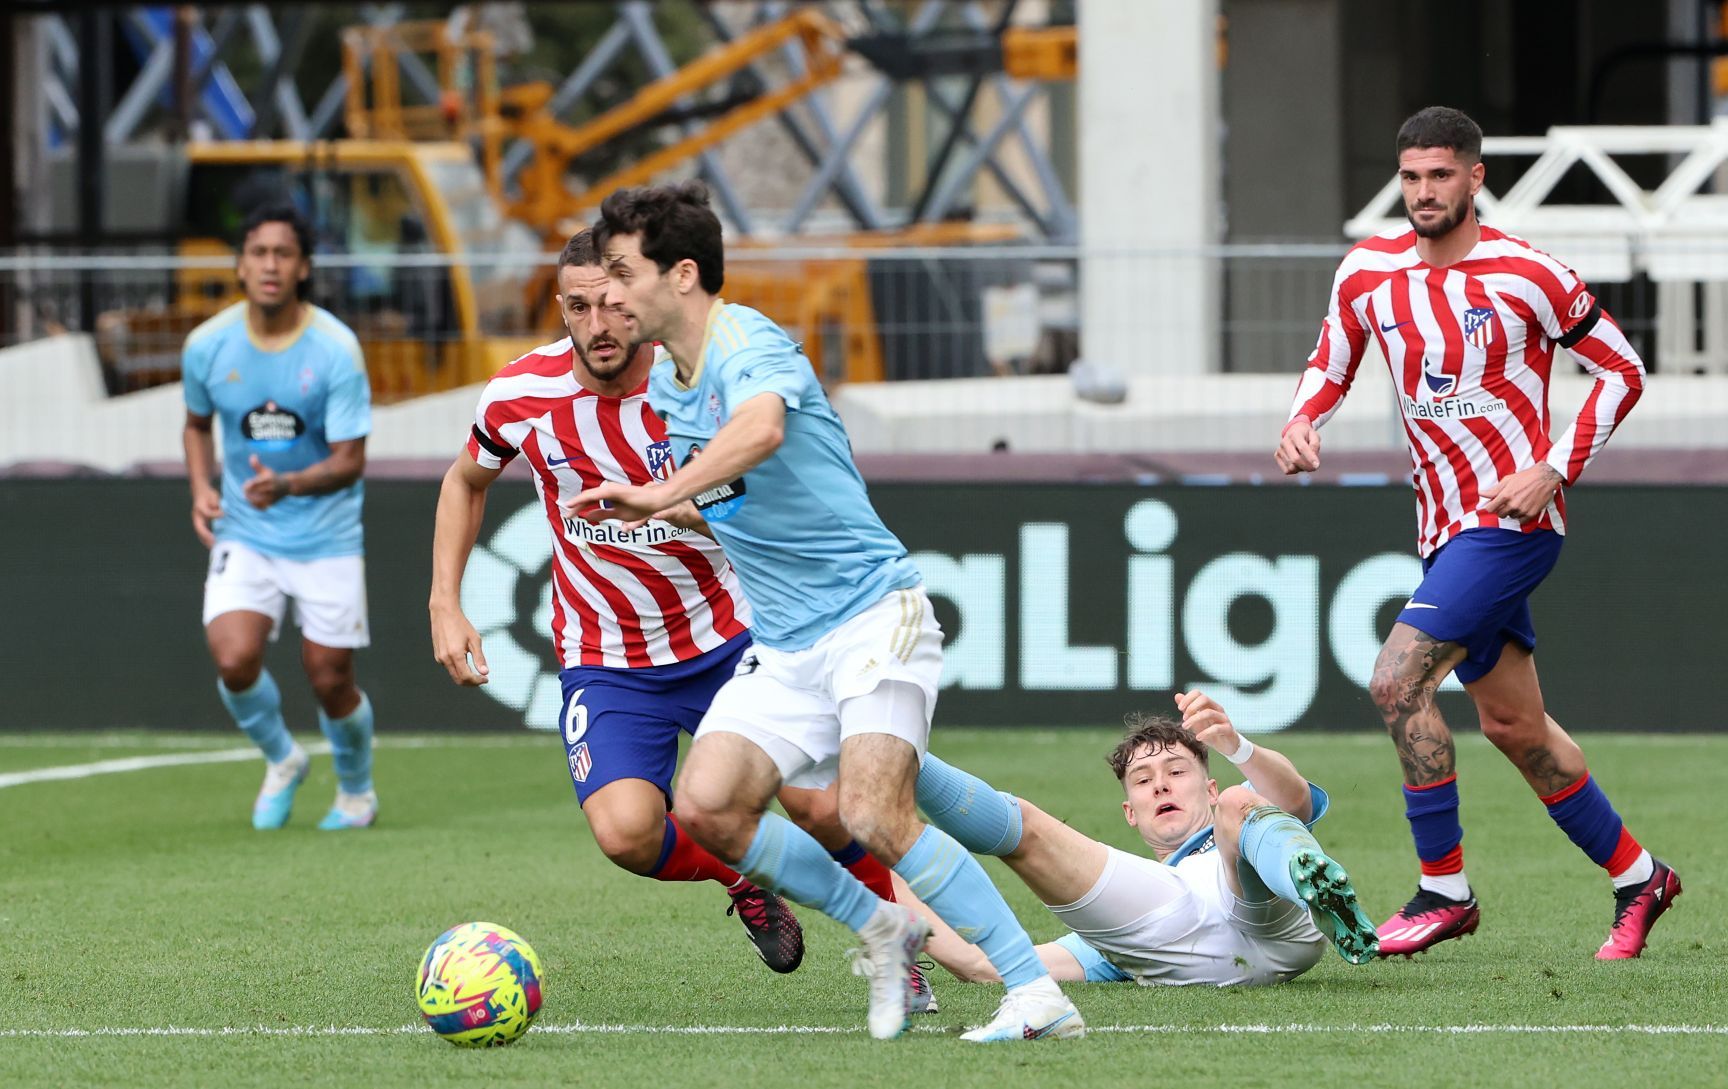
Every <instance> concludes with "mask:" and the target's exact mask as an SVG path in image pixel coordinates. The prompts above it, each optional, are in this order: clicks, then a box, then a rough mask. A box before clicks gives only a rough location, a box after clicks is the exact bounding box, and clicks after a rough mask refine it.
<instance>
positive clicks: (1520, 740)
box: [1476, 700, 1546, 750]
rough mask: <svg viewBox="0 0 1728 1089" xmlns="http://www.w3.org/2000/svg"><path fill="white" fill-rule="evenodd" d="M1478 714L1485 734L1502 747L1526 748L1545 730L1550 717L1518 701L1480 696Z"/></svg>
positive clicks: (1492, 742) (1496, 745)
mask: <svg viewBox="0 0 1728 1089" xmlns="http://www.w3.org/2000/svg"><path fill="white" fill-rule="evenodd" d="M1476 716H1477V718H1478V720H1480V722H1481V724H1482V736H1483V737H1485V738H1487V739H1488V740H1489V742H1490V743H1491V744H1493V745H1494V746H1495V747H1496V748H1499V749H1519V750H1522V749H1523V748H1525V747H1527V746H1528V745H1529V744H1531V743H1532V739H1540V738H1541V737H1542V736H1543V735H1544V733H1545V727H1546V720H1545V719H1544V718H1543V716H1542V715H1541V713H1540V712H1538V713H1537V714H1535V715H1531V714H1530V711H1529V709H1528V708H1525V707H1519V706H1517V705H1515V704H1510V703H1502V702H1500V701H1497V700H1478V701H1477V703H1476Z"/></svg>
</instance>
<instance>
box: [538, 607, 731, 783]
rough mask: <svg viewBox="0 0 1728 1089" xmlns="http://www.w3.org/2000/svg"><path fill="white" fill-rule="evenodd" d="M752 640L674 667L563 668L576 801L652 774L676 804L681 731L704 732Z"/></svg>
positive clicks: (563, 720)
mask: <svg viewBox="0 0 1728 1089" xmlns="http://www.w3.org/2000/svg"><path fill="white" fill-rule="evenodd" d="M749 646H750V634H749V633H748V632H745V633H744V634H742V635H736V636H733V637H732V638H731V639H729V640H727V641H726V643H725V644H724V645H722V646H719V647H716V648H715V649H713V650H711V651H709V652H708V653H707V654H704V655H702V656H701V657H700V658H692V659H691V660H690V661H688V662H678V663H676V664H674V665H666V666H643V667H641V668H639V669H604V668H599V667H595V666H577V667H576V668H573V669H566V670H563V671H561V672H560V673H559V674H558V679H559V681H560V682H562V684H563V688H564V713H563V714H562V715H561V716H559V720H558V721H559V723H560V725H561V727H562V730H561V733H562V735H563V738H564V755H565V756H566V757H567V758H568V760H569V763H570V781H571V782H572V783H574V784H575V786H576V800H577V801H578V802H580V803H583V804H586V803H587V801H588V796H589V795H590V794H593V793H594V792H595V791H596V790H599V789H600V788H601V787H603V786H605V785H606V784H607V783H614V782H617V781H618V780H619V779H646V780H648V781H649V782H650V783H653V784H654V785H655V786H657V787H659V788H660V793H662V794H664V795H666V800H667V802H668V803H670V802H671V800H672V772H673V769H674V768H676V767H677V764H678V734H679V732H680V731H682V732H684V733H687V734H694V733H695V732H696V727H697V726H699V725H700V724H701V722H702V716H703V715H704V714H707V712H708V705H709V704H710V703H712V702H714V693H716V692H718V691H719V690H720V686H721V685H723V684H725V683H726V682H727V681H729V680H731V679H732V674H733V673H734V672H735V671H736V670H737V668H738V660H739V659H740V658H742V657H743V656H744V651H745V650H747V649H748V648H749Z"/></svg>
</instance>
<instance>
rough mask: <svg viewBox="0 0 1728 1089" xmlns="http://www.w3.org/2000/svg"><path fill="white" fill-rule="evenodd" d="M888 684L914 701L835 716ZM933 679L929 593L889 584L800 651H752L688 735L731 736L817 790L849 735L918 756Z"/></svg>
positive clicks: (938, 633)
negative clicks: (882, 737)
mask: <svg viewBox="0 0 1728 1089" xmlns="http://www.w3.org/2000/svg"><path fill="white" fill-rule="evenodd" d="M888 682H900V683H904V684H908V685H913V686H916V688H917V689H918V690H920V691H922V692H923V695H924V699H923V704H922V707H918V708H915V707H912V706H910V705H911V704H912V702H913V701H912V700H910V699H907V700H904V701H902V702H903V703H904V704H906V705H907V706H905V707H901V708H893V709H892V712H893V713H890V714H886V715H880V716H860V715H856V714H854V715H843V714H842V713H841V707H840V705H841V703H843V702H844V701H846V700H850V699H854V698H856V697H859V696H865V695H869V694H870V693H872V692H874V691H876V689H877V688H878V687H879V686H880V685H882V684H885V683H888ZM941 683H942V627H941V625H939V624H937V623H936V616H935V613H934V611H933V610H932V609H931V607H930V598H929V596H928V595H927V594H925V592H924V587H923V586H922V585H919V586H913V587H911V588H909V589H905V590H894V591H891V592H890V593H889V594H888V595H887V596H886V597H884V598H882V599H881V600H880V601H878V602H876V603H875V604H874V605H872V606H870V607H869V608H868V609H865V610H864V611H863V612H861V613H859V614H858V615H857V616H855V617H853V618H852V619H850V620H848V621H846V622H845V623H844V624H841V625H840V626H839V627H837V628H835V629H834V630H833V631H831V632H828V633H827V634H826V635H824V636H822V638H820V639H818V640H816V642H815V644H814V645H812V646H810V647H808V648H806V649H804V650H795V651H784V650H775V649H774V648H773V647H765V646H763V645H761V644H760V643H758V644H757V645H756V646H754V647H752V648H750V649H749V650H748V651H746V652H745V654H744V660H743V661H742V662H740V663H739V665H738V672H737V673H736V674H735V675H734V676H733V677H732V679H731V680H729V681H727V682H726V683H725V684H724V685H722V686H721V688H720V691H719V692H718V693H717V694H716V695H715V697H714V702H713V704H712V705H710V706H709V708H708V713H707V714H706V715H705V716H703V719H702V726H701V728H700V729H698V730H697V731H696V736H697V737H698V738H700V737H702V735H704V734H707V733H734V734H739V735H741V736H743V737H745V738H748V739H749V740H750V741H751V742H753V743H754V744H755V745H756V746H757V747H758V748H760V749H761V750H762V751H763V752H765V753H767V754H768V757H769V759H771V760H773V761H774V766H775V767H777V768H778V769H779V770H780V778H781V781H782V782H784V783H785V784H786V785H787V786H796V787H809V788H813V789H820V788H822V787H826V786H827V785H828V784H830V783H832V782H833V781H834V778H835V774H836V772H837V771H838V768H839V758H840V743H841V742H842V741H843V740H844V739H845V738H847V737H850V736H853V735H855V734H865V733H885V734H891V735H893V736H895V737H898V738H901V739H902V740H904V741H906V742H907V743H908V744H910V745H911V746H912V747H913V748H914V749H917V750H918V759H919V760H923V759H924V753H925V752H926V751H927V750H928V749H929V746H930V720H931V716H933V715H934V714H935V712H936V692H937V690H938V688H940V686H941Z"/></svg>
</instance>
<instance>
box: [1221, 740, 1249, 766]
mask: <svg viewBox="0 0 1728 1089" xmlns="http://www.w3.org/2000/svg"><path fill="white" fill-rule="evenodd" d="M1253 755H1254V742H1252V741H1250V740H1248V739H1247V738H1243V739H1242V745H1241V746H1240V747H1239V748H1238V749H1237V750H1236V751H1235V752H1227V753H1225V754H1224V759H1226V760H1228V761H1230V762H1231V763H1232V764H1245V763H1247V762H1248V758H1249V757H1250V756H1253Z"/></svg>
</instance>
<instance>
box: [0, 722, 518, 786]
mask: <svg viewBox="0 0 1728 1089" xmlns="http://www.w3.org/2000/svg"><path fill="white" fill-rule="evenodd" d="M546 736H549V735H546ZM522 740H532V741H533V742H534V743H535V745H536V746H537V747H538V746H542V745H545V744H546V740H545V736H539V737H534V738H531V739H517V738H514V737H511V738H491V737H478V738H472V739H468V740H458V739H454V738H452V739H445V738H431V737H401V738H389V737H385V738H379V739H378V740H377V742H376V744H377V747H378V748H381V749H440V748H465V747H469V746H470V745H472V746H474V747H478V748H497V747H516V746H518V745H520V744H521V741H522ZM501 741H507V742H508V745H507V746H499V744H498V743H499V742H501ZM453 742H454V743H453ZM306 751H307V752H308V753H310V754H312V755H313V756H325V755H328V754H329V752H330V743H329V742H327V741H320V742H318V743H316V744H313V745H307V746H306ZM257 759H259V755H258V750H257V749H256V748H253V747H252V746H250V745H248V746H246V747H245V748H239V749H205V750H201V751H199V752H180V753H171V754H169V755H167V756H127V757H122V758H120V759H116V760H98V761H96V762H94V763H90V764H62V765H60V766H58V767H52V768H32V769H30V770H29V771H14V772H8V773H6V774H4V775H0V790H3V789H5V788H6V787H14V786H23V785H25V784H27V783H47V782H56V781H59V780H64V779H88V778H90V777H91V776H92V775H116V774H119V773H121V772H128V771H148V770H150V769H151V768H172V767H183V766H186V765H191V764H230V763H236V762H239V761H244V760H257Z"/></svg>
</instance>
